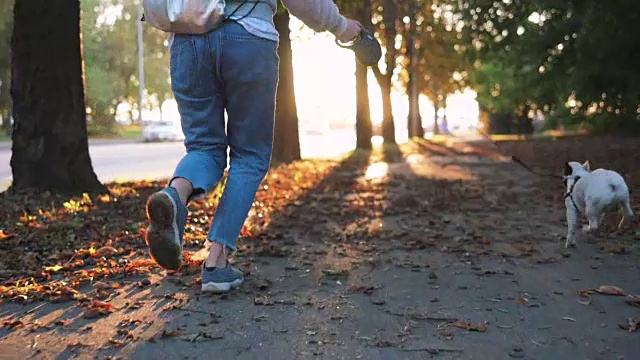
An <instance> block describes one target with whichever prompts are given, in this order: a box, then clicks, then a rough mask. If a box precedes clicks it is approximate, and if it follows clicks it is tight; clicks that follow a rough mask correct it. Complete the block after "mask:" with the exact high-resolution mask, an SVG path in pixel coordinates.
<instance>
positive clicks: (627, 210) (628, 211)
mask: <svg viewBox="0 0 640 360" xmlns="http://www.w3.org/2000/svg"><path fill="white" fill-rule="evenodd" d="M622 211H623V212H624V216H626V217H628V218H631V217H633V209H632V208H631V201H629V199H628V198H627V200H626V201H625V202H624V203H623V204H622Z"/></svg>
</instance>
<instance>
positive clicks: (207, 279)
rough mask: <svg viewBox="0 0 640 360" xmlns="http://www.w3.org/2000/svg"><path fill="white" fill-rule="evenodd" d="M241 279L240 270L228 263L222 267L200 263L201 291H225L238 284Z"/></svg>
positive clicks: (242, 276)
mask: <svg viewBox="0 0 640 360" xmlns="http://www.w3.org/2000/svg"><path fill="white" fill-rule="evenodd" d="M243 280H244V275H243V274H242V272H240V271H239V270H236V269H235V268H233V266H231V265H229V264H227V267H226V268H223V269H218V268H208V267H205V266H204V263H203V264H202V291H205V292H226V291H229V290H231V289H235V288H237V287H238V286H240V285H241V284H242V281H243Z"/></svg>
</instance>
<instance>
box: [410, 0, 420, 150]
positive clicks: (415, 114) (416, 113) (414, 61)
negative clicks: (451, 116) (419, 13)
mask: <svg viewBox="0 0 640 360" xmlns="http://www.w3.org/2000/svg"><path fill="white" fill-rule="evenodd" d="M414 4H415V3H414V2H412V3H411V4H410V5H411V6H410V10H411V11H410V14H409V39H408V41H407V58H408V59H409V82H408V84H407V97H408V98H409V116H408V119H407V132H408V135H409V139H411V138H414V137H418V136H420V133H422V131H421V129H422V125H421V124H420V110H419V107H418V98H419V94H418V50H417V49H416V45H417V41H416V37H417V29H416V10H415V8H414ZM422 136H424V134H423V135H422Z"/></svg>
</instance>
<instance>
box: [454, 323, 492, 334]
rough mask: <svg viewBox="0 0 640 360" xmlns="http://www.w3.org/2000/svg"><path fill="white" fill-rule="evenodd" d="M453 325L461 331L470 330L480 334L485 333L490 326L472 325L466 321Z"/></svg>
mask: <svg viewBox="0 0 640 360" xmlns="http://www.w3.org/2000/svg"><path fill="white" fill-rule="evenodd" d="M451 325H453V326H455V327H457V328H460V329H464V330H469V331H478V332H485V331H487V329H488V327H489V326H488V324H487V323H486V322H483V323H470V322H466V321H455V322H453V323H451Z"/></svg>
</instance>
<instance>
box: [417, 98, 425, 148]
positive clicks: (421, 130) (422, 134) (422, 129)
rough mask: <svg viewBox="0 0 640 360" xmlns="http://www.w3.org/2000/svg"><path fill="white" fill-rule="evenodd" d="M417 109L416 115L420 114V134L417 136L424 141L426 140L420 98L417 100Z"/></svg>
mask: <svg viewBox="0 0 640 360" xmlns="http://www.w3.org/2000/svg"><path fill="white" fill-rule="evenodd" d="M415 107H416V113H417V114H418V116H417V117H418V133H417V134H416V136H417V137H419V138H420V139H422V138H424V127H423V126H422V115H420V98H418V99H416V104H415Z"/></svg>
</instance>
